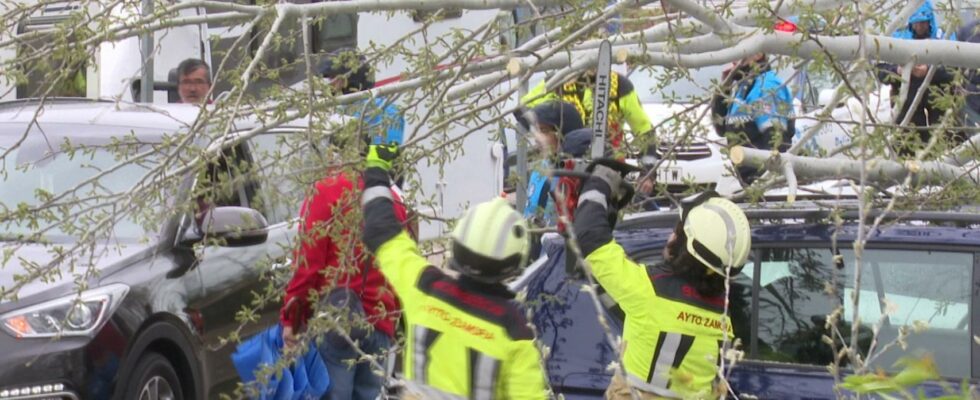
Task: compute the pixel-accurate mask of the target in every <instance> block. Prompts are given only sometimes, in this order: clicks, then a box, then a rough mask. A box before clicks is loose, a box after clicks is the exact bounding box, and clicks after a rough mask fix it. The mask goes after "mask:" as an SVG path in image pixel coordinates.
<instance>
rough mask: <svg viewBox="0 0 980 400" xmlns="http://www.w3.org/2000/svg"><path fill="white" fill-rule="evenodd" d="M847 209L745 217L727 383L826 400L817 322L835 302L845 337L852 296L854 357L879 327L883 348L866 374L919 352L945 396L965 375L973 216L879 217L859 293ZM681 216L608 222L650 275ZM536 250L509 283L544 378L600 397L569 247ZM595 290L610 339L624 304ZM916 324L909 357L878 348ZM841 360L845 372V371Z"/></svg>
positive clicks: (601, 358) (978, 265)
mask: <svg viewBox="0 0 980 400" xmlns="http://www.w3.org/2000/svg"><path fill="white" fill-rule="evenodd" d="M824 206H825V205H824ZM843 210H844V211H843V212H842V213H841V215H842V218H843V219H844V224H843V225H841V226H840V227H839V228H835V225H834V224H833V223H832V222H830V221H831V219H830V218H829V217H830V216H831V212H832V210H831V209H829V208H824V207H820V206H818V205H817V204H816V203H809V202H801V203H798V205H797V206H795V207H793V208H785V207H781V208H767V207H748V208H746V209H745V211H746V214H747V215H748V217H749V219H750V220H751V221H752V223H753V229H752V235H753V239H752V240H753V255H752V256H751V257H750V260H749V263H748V264H747V265H746V266H745V268H744V269H743V272H742V274H740V275H739V276H737V277H736V278H735V279H734V281H733V285H732V288H731V296H730V315H731V317H732V321H733V328H734V332H735V335H736V336H737V337H738V338H740V339H741V343H742V346H741V348H742V349H743V350H744V351H745V359H744V360H742V361H741V362H739V363H738V365H737V366H736V367H735V368H734V369H733V370H732V371H731V375H730V379H729V381H730V383H731V384H732V387H733V388H734V389H735V390H736V391H737V392H738V393H740V394H742V395H751V396H755V397H757V398H760V399H788V400H792V399H800V400H803V399H834V398H836V395H835V392H834V378H833V377H832V376H831V374H830V373H829V372H828V369H827V366H828V365H830V364H831V363H832V361H833V357H834V352H833V351H832V349H831V348H830V346H828V345H827V344H826V343H824V342H823V341H822V339H821V338H822V337H823V336H824V335H825V334H827V330H826V329H825V328H824V326H825V322H826V318H827V315H829V314H831V312H832V311H833V310H834V309H835V308H836V307H839V306H842V307H843V314H842V316H841V320H840V323H839V326H840V327H841V331H842V332H843V339H844V340H846V341H847V342H848V343H849V342H850V331H851V326H852V323H853V316H854V309H853V308H854V307H853V306H852V304H851V302H850V301H849V300H848V299H850V298H851V296H852V295H853V294H855V292H858V293H860V298H861V299H862V301H861V302H860V305H859V306H858V315H859V324H860V326H859V328H858V343H859V344H860V346H861V347H862V349H863V353H864V354H867V349H868V347H869V346H870V345H871V344H872V338H873V336H874V335H873V334H872V328H873V327H874V326H875V325H876V324H878V323H880V324H881V329H880V333H879V335H878V341H877V342H876V343H875V350H874V352H875V353H880V354H879V355H878V356H877V357H876V358H874V359H873V360H872V361H871V365H872V366H873V367H874V368H875V369H877V368H879V367H880V368H881V369H884V370H886V371H887V370H893V365H894V363H895V361H897V360H898V359H899V358H901V357H903V356H906V355H925V354H929V355H931V357H932V358H933V359H934V360H935V362H936V365H937V366H938V368H939V371H940V373H941V375H943V377H944V378H947V382H950V384H951V385H952V387H953V388H959V384H960V383H962V382H964V380H970V381H975V380H976V378H978V375H980V346H978V345H977V343H975V342H974V341H973V340H972V339H971V338H973V337H974V335H977V334H980V332H977V331H976V329H977V328H976V327H977V326H978V325H980V320H978V318H980V313H977V312H974V311H972V310H978V309H980V308H978V307H977V306H980V304H978V301H980V281H978V279H980V273H975V272H980V230H978V227H980V213H978V212H977V210H975V209H974V210H964V211H956V212H911V213H909V212H904V213H896V214H895V215H893V216H889V217H888V218H886V220H885V222H884V223H882V224H881V226H880V228H879V229H877V230H875V232H874V233H873V234H872V235H871V240H870V241H869V242H868V244H867V247H866V250H865V252H864V255H863V257H862V265H863V267H862V271H863V272H862V280H861V284H860V288H859V289H855V287H854V271H855V269H856V265H855V264H856V262H855V257H854V250H853V248H852V244H853V242H854V238H855V236H856V234H857V229H858V224H857V222H856V217H857V214H856V211H847V209H846V208H844V209H843ZM874 215H876V214H874V213H872V216H874ZM892 217H895V218H892ZM677 218H678V217H677V214H676V212H653V213H644V214H640V215H637V216H634V217H631V218H628V219H627V220H624V221H622V222H620V224H619V225H618V226H617V233H616V239H617V240H618V241H619V243H620V244H622V246H623V247H624V248H625V249H626V251H627V253H629V254H630V255H631V256H632V257H633V258H634V259H635V260H636V261H638V262H640V263H641V264H644V265H646V266H647V268H648V270H650V273H651V274H653V273H657V271H656V267H655V266H656V265H657V264H658V263H659V262H660V261H661V260H662V256H661V249H662V248H663V246H664V245H665V243H666V241H667V239H668V237H669V236H670V232H671V230H672V228H673V226H674V224H676V222H677ZM896 218H897V219H896ZM835 234H836V244H837V245H836V246H834V245H833V243H834V242H835V241H834V235H835ZM543 254H546V255H545V256H543V257H542V258H541V259H539V260H538V261H537V262H535V263H534V264H532V266H531V267H529V268H528V271H527V272H526V273H525V274H524V275H523V276H522V277H521V278H520V279H519V280H518V281H516V282H514V283H513V284H512V287H513V288H514V289H516V290H526V292H527V296H526V298H527V301H528V304H529V307H530V308H531V310H532V312H533V322H534V325H535V326H536V328H537V331H538V336H539V338H540V340H541V341H542V344H543V345H544V346H546V347H547V348H548V349H549V350H550V352H549V353H548V358H547V360H546V369H547V374H548V379H549V381H550V384H551V386H552V387H553V388H554V390H555V391H556V392H557V393H562V394H564V396H565V398H566V399H601V398H602V395H603V392H604V391H605V389H606V387H607V385H608V384H609V380H610V378H611V372H609V371H608V370H607V366H608V365H609V364H610V363H611V362H613V361H614V359H615V358H616V356H615V353H614V351H613V349H612V347H611V346H610V344H609V342H608V341H607V339H606V336H605V333H604V331H603V329H602V328H601V327H600V325H599V321H598V318H597V314H596V307H595V306H594V302H593V301H592V299H591V298H590V296H589V295H588V293H586V292H584V291H582V286H583V284H585V283H586V282H585V280H584V277H583V276H582V275H581V273H575V270H574V269H572V268H570V267H568V265H569V264H571V263H569V262H568V261H567V259H566V254H568V251H567V250H566V245H565V243H564V242H563V241H562V240H561V239H559V238H556V239H554V240H551V241H548V242H546V243H545V245H544V250H543ZM838 256H839V257H838ZM568 271H572V272H571V273H569V272H568ZM829 289H832V290H829ZM599 293H600V296H599V298H600V302H601V303H602V308H603V311H602V312H603V313H604V314H605V316H606V319H607V320H608V321H610V325H611V327H612V329H613V331H614V334H616V335H621V334H622V327H623V326H622V321H623V314H622V310H620V309H619V308H618V306H616V304H615V302H613V301H612V299H611V298H610V297H608V296H606V295H604V294H602V291H601V289H600V290H599ZM831 293H832V294H831ZM974 293H977V294H976V295H974ZM885 310H888V311H889V312H885ZM923 324H926V325H927V326H928V329H926V330H924V331H922V332H921V333H918V334H915V333H911V334H910V335H909V336H908V337H907V339H906V340H905V342H906V343H907V348H906V349H905V350H902V349H901V348H900V346H897V345H893V346H887V348H886V344H887V343H890V342H893V341H894V339H895V338H897V337H898V335H899V332H900V330H905V329H907V328H903V327H906V326H908V327H911V326H913V325H919V326H920V327H921V326H923ZM838 342H839V339H838ZM882 349H885V350H884V351H882ZM842 366H843V367H844V370H845V372H844V373H847V372H846V371H847V368H848V367H849V365H848V363H847V362H846V361H845V362H844V363H843V364H842ZM919 389H921V390H923V392H924V393H925V394H926V395H927V396H933V395H938V394H939V393H941V392H942V391H943V390H944V389H943V386H942V385H941V384H939V383H935V384H928V385H922V386H921V387H919V388H916V390H919ZM748 397H749V396H744V397H743V398H748Z"/></svg>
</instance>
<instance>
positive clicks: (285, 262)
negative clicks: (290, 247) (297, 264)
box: [271, 257, 293, 271]
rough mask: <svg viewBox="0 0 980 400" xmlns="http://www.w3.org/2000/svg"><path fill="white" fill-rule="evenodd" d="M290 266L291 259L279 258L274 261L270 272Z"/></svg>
mask: <svg viewBox="0 0 980 400" xmlns="http://www.w3.org/2000/svg"><path fill="white" fill-rule="evenodd" d="M292 264H293V259H291V258H289V257H283V258H280V259H277V260H276V261H274V262H273V263H272V266H271V267H272V270H273V271H275V270H280V269H283V268H289V266H290V265H292Z"/></svg>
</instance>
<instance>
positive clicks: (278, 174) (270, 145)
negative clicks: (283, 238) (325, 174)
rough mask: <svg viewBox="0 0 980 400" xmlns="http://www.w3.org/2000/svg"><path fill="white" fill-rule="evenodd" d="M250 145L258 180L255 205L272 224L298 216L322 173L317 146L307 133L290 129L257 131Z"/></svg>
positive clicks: (250, 140)
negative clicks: (287, 130) (308, 192)
mask: <svg viewBox="0 0 980 400" xmlns="http://www.w3.org/2000/svg"><path fill="white" fill-rule="evenodd" d="M249 147H250V149H251V155H252V160H253V165H254V168H255V176H256V179H257V180H258V181H259V185H258V186H259V190H258V193H257V195H256V197H257V199H256V208H257V209H259V210H260V211H262V212H263V213H264V214H265V216H266V219H267V220H268V222H269V224H275V223H279V222H284V221H288V220H290V219H291V218H294V217H297V216H298V215H299V209H300V205H301V204H302V202H303V198H304V197H305V194H306V191H307V190H309V189H310V188H311V187H312V185H313V184H314V183H315V182H316V179H317V178H319V177H321V176H320V175H322V174H318V172H317V171H319V170H320V169H319V168H318V167H317V165H318V162H317V160H318V159H319V157H318V156H317V154H316V150H314V149H312V148H311V146H309V145H308V142H307V141H306V140H305V136H302V135H300V134H294V133H287V132H280V133H267V134H262V135H257V136H255V137H253V138H252V139H249Z"/></svg>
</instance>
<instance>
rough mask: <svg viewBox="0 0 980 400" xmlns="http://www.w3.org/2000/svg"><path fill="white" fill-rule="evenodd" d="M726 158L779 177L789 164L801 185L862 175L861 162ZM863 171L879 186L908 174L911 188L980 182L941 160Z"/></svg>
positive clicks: (877, 163)
mask: <svg viewBox="0 0 980 400" xmlns="http://www.w3.org/2000/svg"><path fill="white" fill-rule="evenodd" d="M729 157H730V159H731V160H732V162H733V163H734V164H735V165H739V166H742V165H745V166H752V167H757V168H763V169H766V170H768V171H771V172H773V173H777V174H782V173H783V171H785V169H784V168H785V164H790V165H791V167H792V168H791V170H792V171H793V173H794V174H795V175H796V176H795V178H796V180H798V181H799V182H801V183H803V184H805V183H809V182H814V181H822V180H828V179H852V180H859V179H860V176H861V161H860V160H849V159H842V158H818V157H804V156H797V155H792V154H788V153H778V152H774V151H768V150H759V149H753V148H748V147H743V146H735V147H733V148H732V149H731V151H730V153H729ZM866 172H867V175H866V176H867V178H868V182H869V183H874V184H876V185H880V186H894V185H899V184H901V183H902V181H904V180H905V177H906V176H908V175H909V174H912V180H911V184H913V185H934V186H945V185H949V184H951V183H955V182H969V183H973V184H977V183H978V182H980V171H978V170H977V168H976V167H969V166H968V167H963V166H957V165H952V164H949V163H946V162H943V161H922V162H914V161H907V162H905V163H900V162H896V161H891V160H884V159H878V158H876V159H871V160H868V161H867V171H866ZM791 189H795V188H791Z"/></svg>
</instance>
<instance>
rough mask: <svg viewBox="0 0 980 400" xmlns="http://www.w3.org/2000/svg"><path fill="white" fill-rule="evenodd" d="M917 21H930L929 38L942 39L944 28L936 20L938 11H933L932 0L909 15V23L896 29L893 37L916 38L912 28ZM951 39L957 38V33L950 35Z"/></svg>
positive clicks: (927, 0)
mask: <svg viewBox="0 0 980 400" xmlns="http://www.w3.org/2000/svg"><path fill="white" fill-rule="evenodd" d="M916 22H928V23H929V39H942V38H943V30H942V29H939V23H938V22H936V12H935V11H933V8H932V1H930V0H926V1H925V3H922V5H921V6H919V9H918V10H915V13H913V14H912V16H911V17H909V22H908V24H906V25H905V27H904V28H902V29H899V30H897V31H895V33H894V34H892V37H894V38H896V39H915V33H914V31H913V30H912V24H914V23H916ZM950 40H956V34H953V36H951V37H950Z"/></svg>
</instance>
